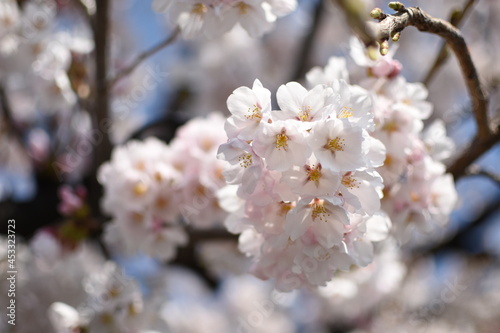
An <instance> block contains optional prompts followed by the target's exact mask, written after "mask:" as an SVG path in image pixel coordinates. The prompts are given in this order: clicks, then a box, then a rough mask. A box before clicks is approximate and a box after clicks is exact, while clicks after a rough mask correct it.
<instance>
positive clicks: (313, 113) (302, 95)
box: [275, 82, 332, 122]
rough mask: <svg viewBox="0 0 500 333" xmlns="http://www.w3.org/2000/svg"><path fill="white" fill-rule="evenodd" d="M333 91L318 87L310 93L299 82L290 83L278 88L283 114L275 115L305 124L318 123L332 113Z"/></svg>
mask: <svg viewBox="0 0 500 333" xmlns="http://www.w3.org/2000/svg"><path fill="white" fill-rule="evenodd" d="M329 95H331V91H330V90H329V89H328V88H326V87H324V86H322V85H318V86H316V87H314V88H313V89H312V90H310V91H308V90H307V89H306V88H304V87H303V86H302V85H301V84H299V83H297V82H289V83H287V84H284V85H282V86H280V87H279V88H278V92H277V93H276V98H277V99H278V105H279V106H280V108H281V112H277V113H275V114H276V115H279V117H280V119H295V120H298V121H303V122H311V121H318V120H321V119H323V118H324V117H326V115H328V114H329V113H330V112H331V108H332V104H331V103H328V97H329Z"/></svg>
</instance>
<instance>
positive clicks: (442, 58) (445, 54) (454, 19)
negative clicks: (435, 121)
mask: <svg viewBox="0 0 500 333" xmlns="http://www.w3.org/2000/svg"><path fill="white" fill-rule="evenodd" d="M475 2H476V0H469V1H467V3H466V4H465V5H464V8H463V9H462V10H455V11H453V13H452V14H451V17H450V23H451V24H452V25H454V26H455V27H458V26H459V25H460V23H461V22H462V20H463V18H464V17H465V16H466V15H467V14H468V13H469V11H470V10H471V9H472V7H473V5H474V3H475ZM449 56H450V53H449V51H448V48H447V47H446V42H443V43H442V44H441V48H440V49H439V51H438V53H437V55H436V58H435V59H434V62H433V64H432V66H431V67H430V69H429V71H428V72H427V75H426V76H425V78H424V80H423V81H422V82H423V84H425V85H426V86H427V85H429V83H430V82H431V81H432V79H433V78H434V76H435V75H436V74H437V72H438V71H439V69H440V68H441V67H442V66H443V65H444V64H445V63H446V60H448V58H449Z"/></svg>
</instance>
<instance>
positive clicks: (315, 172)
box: [305, 164, 321, 186]
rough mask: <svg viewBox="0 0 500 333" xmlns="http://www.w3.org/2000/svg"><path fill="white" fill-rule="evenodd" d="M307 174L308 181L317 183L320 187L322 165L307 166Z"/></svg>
mask: <svg viewBox="0 0 500 333" xmlns="http://www.w3.org/2000/svg"><path fill="white" fill-rule="evenodd" d="M305 169H306V173H307V181H308V182H315V183H316V186H317V185H319V180H320V179H321V164H318V166H316V167H315V166H314V165H312V166H309V165H306V166H305Z"/></svg>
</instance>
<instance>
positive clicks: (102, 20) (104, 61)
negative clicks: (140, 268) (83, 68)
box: [89, 0, 111, 216]
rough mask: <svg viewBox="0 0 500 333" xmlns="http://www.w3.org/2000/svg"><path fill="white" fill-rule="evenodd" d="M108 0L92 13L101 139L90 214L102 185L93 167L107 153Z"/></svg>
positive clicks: (95, 110) (97, 123)
mask: <svg viewBox="0 0 500 333" xmlns="http://www.w3.org/2000/svg"><path fill="white" fill-rule="evenodd" d="M110 6H111V0H99V1H96V12H95V14H94V21H93V23H94V24H93V27H92V28H93V36H94V42H95V73H94V76H95V78H94V79H95V82H94V91H93V92H94V99H93V114H92V120H93V130H94V132H95V133H99V134H101V138H102V140H100V142H99V143H98V144H97V145H96V146H95V148H94V160H93V166H92V170H91V173H90V185H89V186H90V188H89V192H90V195H89V202H90V206H91V208H92V211H93V212H94V215H96V216H100V214H98V212H99V211H100V206H99V198H101V197H102V188H101V186H100V184H99V183H98V182H97V177H96V174H97V169H98V168H99V166H100V165H101V164H103V163H104V162H105V161H107V160H108V159H109V157H110V155H111V141H110V138H109V130H110V125H111V120H110V118H109V89H108V81H107V75H108V53H109V40H108V35H109V30H110V24H109V12H110Z"/></svg>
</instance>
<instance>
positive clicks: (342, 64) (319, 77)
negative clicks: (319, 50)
mask: <svg viewBox="0 0 500 333" xmlns="http://www.w3.org/2000/svg"><path fill="white" fill-rule="evenodd" d="M306 79H307V82H308V83H309V84H310V86H313V87H314V86H316V85H318V84H324V85H327V86H329V87H331V86H333V84H334V82H336V81H338V80H344V81H346V82H347V83H349V72H348V71H347V65H346V61H345V58H341V57H331V58H330V59H328V64H327V65H326V67H325V68H324V69H323V68H321V67H319V66H317V67H314V68H312V69H311V70H310V71H309V72H308V73H307V74H306Z"/></svg>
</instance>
